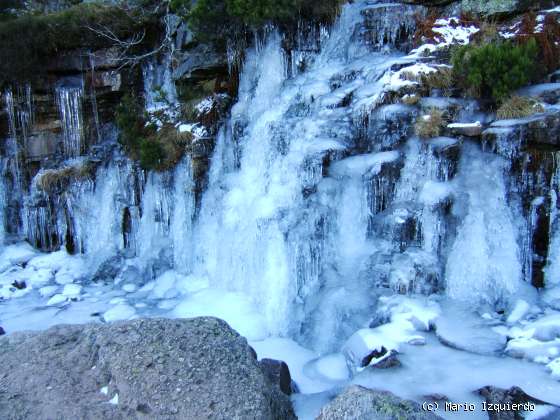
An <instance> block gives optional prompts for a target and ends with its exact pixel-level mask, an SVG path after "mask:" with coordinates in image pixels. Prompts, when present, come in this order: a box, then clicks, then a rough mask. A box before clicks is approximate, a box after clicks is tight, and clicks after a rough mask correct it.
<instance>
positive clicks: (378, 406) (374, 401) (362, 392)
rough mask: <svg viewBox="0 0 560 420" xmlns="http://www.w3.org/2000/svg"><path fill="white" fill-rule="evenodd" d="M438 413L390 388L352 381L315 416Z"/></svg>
mask: <svg viewBox="0 0 560 420" xmlns="http://www.w3.org/2000/svg"><path fill="white" fill-rule="evenodd" d="M439 418H441V417H438V416H436V415H435V414H432V413H429V412H426V411H423V410H422V407H421V406H420V404H418V403H416V402H414V401H408V400H403V399H401V398H399V397H397V396H395V395H393V394H391V393H390V392H385V391H374V390H371V389H366V388H363V387H361V386H357V385H353V386H351V387H349V388H347V389H346V390H345V391H344V392H343V393H342V394H340V395H339V396H338V397H336V398H335V399H334V400H332V401H331V402H330V403H329V404H327V405H326V406H325V407H323V409H322V410H321V413H320V414H319V417H317V420H354V419H356V420H358V419H359V420H362V419H368V420H396V419H407V420H432V419H439Z"/></svg>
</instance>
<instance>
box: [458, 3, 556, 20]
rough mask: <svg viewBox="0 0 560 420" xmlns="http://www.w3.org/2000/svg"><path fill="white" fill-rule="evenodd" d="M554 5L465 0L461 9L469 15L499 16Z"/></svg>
mask: <svg viewBox="0 0 560 420" xmlns="http://www.w3.org/2000/svg"><path fill="white" fill-rule="evenodd" d="M553 4H554V1H553V0H463V1H462V3H461V8H462V10H463V11H464V12H468V13H475V14H479V15H484V16H499V15H512V14H520V13H525V12H526V11H528V10H538V9H543V8H546V7H552V5H553Z"/></svg>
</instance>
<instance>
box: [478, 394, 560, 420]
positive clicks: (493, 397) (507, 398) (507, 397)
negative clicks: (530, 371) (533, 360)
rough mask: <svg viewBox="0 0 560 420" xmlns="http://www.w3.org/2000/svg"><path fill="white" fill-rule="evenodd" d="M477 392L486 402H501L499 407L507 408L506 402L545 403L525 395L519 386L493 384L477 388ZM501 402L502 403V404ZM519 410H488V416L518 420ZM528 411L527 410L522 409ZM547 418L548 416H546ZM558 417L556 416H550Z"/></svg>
mask: <svg viewBox="0 0 560 420" xmlns="http://www.w3.org/2000/svg"><path fill="white" fill-rule="evenodd" d="M477 393H478V394H479V395H481V396H483V397H484V399H485V400H486V403H487V404H501V407H505V408H507V405H508V404H510V405H511V404H527V403H531V404H536V405H543V404H547V403H546V402H544V401H541V400H538V399H536V398H533V397H531V396H530V395H527V394H526V393H525V392H524V391H523V390H522V389H521V388H519V387H516V386H514V387H512V388H510V389H501V388H497V387H494V386H485V387H484V388H480V389H479V390H477ZM502 404H503V405H502ZM519 411H520V410H507V409H503V410H502V411H491V410H489V411H488V417H489V419H490V420H518V419H521V418H522V417H520V415H519ZM524 411H529V410H524ZM546 418H549V417H546ZM550 418H551V419H552V418H558V417H550Z"/></svg>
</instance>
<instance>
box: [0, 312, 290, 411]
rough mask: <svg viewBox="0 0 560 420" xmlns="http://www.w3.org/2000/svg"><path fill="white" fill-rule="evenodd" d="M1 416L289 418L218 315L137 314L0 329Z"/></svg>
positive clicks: (275, 389) (274, 388)
mask: <svg viewBox="0 0 560 420" xmlns="http://www.w3.org/2000/svg"><path fill="white" fill-rule="evenodd" d="M0 366H1V367H2V369H1V372H0V418H2V419H5V420H11V419H24V418H25V419H54V418H56V419H78V418H79V419H100V418H110V419H173V418H177V419H194V418H197V419H200V418H205V419H206V418H208V419H224V418H228V419H249V418H250V419H294V418H295V416H294V413H293V410H292V407H291V403H290V400H289V398H288V397H287V396H286V395H285V394H283V393H282V392H281V391H280V387H279V386H278V385H279V384H274V383H273V382H272V381H271V380H270V379H269V377H270V375H269V374H268V373H267V372H266V369H264V368H262V367H261V365H260V364H259V362H258V361H257V358H256V354H255V352H254V350H253V349H252V348H251V347H250V346H249V345H248V344H247V341H246V340H245V339H244V338H243V337H241V336H240V335H239V334H237V333H236V332H235V331H234V330H232V329H231V328H230V327H229V326H228V325H227V324H226V323H225V322H224V321H221V320H218V319H215V318H196V319H190V320H169V319H167V320H165V319H149V320H148V319H141V320H134V321H128V322H120V323H115V324H110V325H105V324H88V325H82V326H69V325H64V326H56V327H53V328H51V329H49V330H47V331H46V332H40V333H36V332H32V333H16V334H12V335H8V336H3V337H2V338H1V339H0Z"/></svg>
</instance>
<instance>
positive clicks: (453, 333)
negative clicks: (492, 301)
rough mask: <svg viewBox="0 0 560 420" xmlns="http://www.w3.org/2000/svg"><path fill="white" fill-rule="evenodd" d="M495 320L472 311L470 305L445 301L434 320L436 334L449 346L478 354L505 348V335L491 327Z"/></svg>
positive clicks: (493, 352)
mask: <svg viewBox="0 0 560 420" xmlns="http://www.w3.org/2000/svg"><path fill="white" fill-rule="evenodd" d="M494 326H495V322H492V321H489V320H485V319H484V318H482V317H481V316H480V315H478V314H476V313H473V312H472V309H471V308H470V307H467V306H464V305H461V304H460V303H458V302H447V304H446V305H445V307H444V308H443V312H442V315H441V316H440V317H439V318H438V319H437V320H436V322H435V328H436V335H437V337H438V338H439V340H440V341H441V342H442V343H443V344H446V345H448V346H450V347H453V348H457V349H460V350H465V351H469V352H472V353H478V354H489V355H495V354H500V353H502V351H503V350H504V349H505V346H506V341H507V339H506V337H504V336H503V335H501V334H498V333H497V332H496V331H494V329H493V328H492V327H494Z"/></svg>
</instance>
